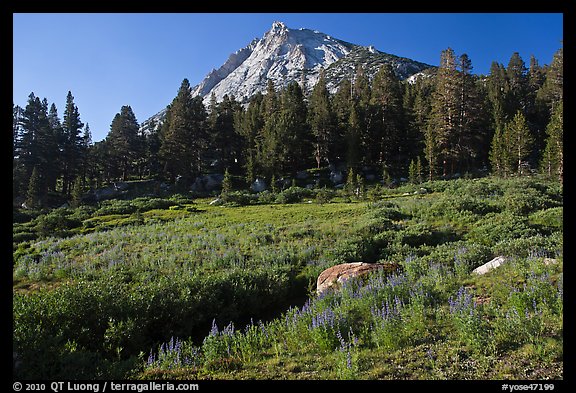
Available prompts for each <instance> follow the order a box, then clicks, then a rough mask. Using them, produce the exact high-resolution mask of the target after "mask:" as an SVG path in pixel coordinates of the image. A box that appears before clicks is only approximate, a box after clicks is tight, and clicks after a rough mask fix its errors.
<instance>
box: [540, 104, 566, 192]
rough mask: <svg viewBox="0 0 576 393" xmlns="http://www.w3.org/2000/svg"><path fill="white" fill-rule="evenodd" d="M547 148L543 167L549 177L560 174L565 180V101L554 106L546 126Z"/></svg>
mask: <svg viewBox="0 0 576 393" xmlns="http://www.w3.org/2000/svg"><path fill="white" fill-rule="evenodd" d="M546 135H547V136H548V137H547V139H546V148H545V150H544V154H543V159H542V163H541V168H542V169H543V170H544V171H545V173H547V175H548V176H549V177H553V176H558V180H559V181H560V183H563V181H564V103H563V101H560V102H558V103H557V104H556V107H555V108H554V113H553V114H552V118H551V119H550V123H548V126H547V127H546Z"/></svg>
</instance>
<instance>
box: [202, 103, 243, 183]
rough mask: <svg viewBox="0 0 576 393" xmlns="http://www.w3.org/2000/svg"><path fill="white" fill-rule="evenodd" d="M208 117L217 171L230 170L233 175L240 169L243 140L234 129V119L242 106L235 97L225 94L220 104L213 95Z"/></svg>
mask: <svg viewBox="0 0 576 393" xmlns="http://www.w3.org/2000/svg"><path fill="white" fill-rule="evenodd" d="M210 102H211V103H210V114H209V115H208V128H209V135H210V141H209V149H208V152H210V156H211V158H212V159H213V160H214V161H215V162H216V163H217V164H216V169H217V170H218V171H220V172H222V171H223V170H224V169H226V168H228V169H229V170H231V171H232V172H233V173H237V172H238V171H239V169H240V155H241V149H242V146H241V140H240V136H239V135H238V133H236V131H235V128H234V117H235V114H236V112H238V111H239V110H240V104H239V103H238V102H237V101H236V99H235V98H234V96H228V94H225V95H224V97H222V101H221V102H220V103H217V102H216V98H215V96H214V95H213V96H212V98H211V99H210Z"/></svg>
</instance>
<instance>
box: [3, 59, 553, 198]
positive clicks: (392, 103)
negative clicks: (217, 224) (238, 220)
mask: <svg viewBox="0 0 576 393" xmlns="http://www.w3.org/2000/svg"><path fill="white" fill-rule="evenodd" d="M472 69H473V67H472V62H471V60H470V59H469V58H468V56H467V55H466V54H462V55H459V56H458V55H457V54H456V53H455V52H454V51H453V50H452V49H451V48H448V49H446V50H444V51H442V53H441V56H440V65H439V67H438V69H437V71H436V73H435V74H432V75H429V76H426V75H423V76H421V77H418V78H415V80H414V81H412V82H408V81H400V80H399V79H398V77H397V76H396V74H395V73H394V70H393V69H392V67H391V66H390V65H386V64H385V65H383V66H382V67H381V68H380V69H379V71H378V72H377V73H376V74H375V75H374V76H373V78H370V77H369V76H368V75H367V74H366V73H365V71H364V69H363V67H362V66H361V65H360V66H358V67H357V68H356V71H355V74H354V76H353V78H351V79H344V80H343V81H342V82H341V83H340V85H339V87H338V89H337V91H336V92H335V93H333V94H331V93H330V92H329V91H328V89H327V86H326V78H325V75H324V73H323V72H322V73H321V74H320V76H319V79H318V81H317V83H316V84H315V86H314V87H313V89H312V91H311V92H310V94H309V95H306V94H305V93H304V91H303V90H302V88H301V86H300V85H299V84H298V83H297V82H292V83H290V84H288V85H287V86H286V87H285V88H283V89H278V88H277V87H276V86H274V84H273V82H272V81H270V80H269V81H268V84H267V88H266V92H265V94H261V93H257V94H255V95H254V96H252V97H251V98H250V100H249V102H248V103H246V104H244V105H242V104H241V103H240V102H238V101H237V100H236V99H235V98H234V96H233V95H225V96H224V97H223V99H222V101H220V102H217V100H216V98H215V96H214V95H212V97H210V102H209V105H208V106H207V107H206V106H205V105H204V103H203V99H202V97H199V96H196V97H193V96H192V94H191V91H192V88H191V86H190V83H189V81H188V80H187V79H184V80H183V82H182V84H181V86H180V88H179V90H178V92H177V95H176V97H175V98H174V100H173V101H172V102H171V103H170V105H168V107H167V108H166V111H165V118H164V120H163V122H162V124H161V125H158V124H154V122H153V121H152V123H151V124H149V125H148V127H147V129H148V131H145V130H144V128H143V127H141V126H140V124H139V123H138V121H137V119H136V116H135V115H134V112H133V111H132V108H131V107H130V106H128V105H126V106H122V108H121V109H120V112H119V113H117V114H116V115H115V116H114V118H113V120H112V123H111V125H110V130H109V132H108V134H107V136H106V138H105V139H104V140H102V141H99V142H96V143H92V141H91V134H90V128H89V126H88V124H86V125H84V124H83V123H82V121H81V119H80V114H79V111H78V108H77V106H76V105H75V104H74V97H73V96H72V93H71V92H68V96H67V100H66V107H65V109H64V115H63V119H62V120H60V118H59V116H58V111H57V108H56V106H55V105H54V104H52V105H51V106H48V101H47V100H46V99H43V100H40V99H39V98H38V97H36V96H35V95H34V93H32V94H30V96H29V99H28V103H27V105H26V107H25V108H21V107H19V106H17V105H14V106H13V114H14V116H13V185H14V187H13V190H14V191H13V197H14V198H26V199H27V203H28V204H29V205H36V206H41V205H42V204H43V203H45V200H46V197H47V196H48V195H50V194H54V193H56V194H60V195H63V196H65V197H68V198H70V197H72V196H73V195H72V194H73V193H82V192H84V191H86V190H88V189H90V188H98V187H101V186H103V185H105V184H107V183H110V182H112V181H115V180H128V179H143V178H156V179H162V180H164V181H167V182H176V181H177V180H178V182H179V183H180V184H183V185H185V186H188V185H190V184H192V182H193V181H194V179H195V178H196V177H198V176H200V175H202V174H206V173H224V172H226V171H228V172H229V173H231V174H234V175H236V176H242V177H244V178H245V180H246V182H247V184H249V183H250V182H252V181H254V180H255V179H256V178H258V177H264V178H267V179H271V178H273V177H276V178H280V177H290V176H292V177H293V176H295V175H296V174H297V173H298V172H299V171H302V170H306V169H310V168H322V167H326V166H328V165H331V164H332V165H336V166H340V167H342V166H345V167H346V168H347V173H349V174H353V175H354V176H356V175H357V174H360V173H361V172H362V170H363V169H366V168H372V169H373V170H376V171H377V172H378V173H379V174H380V177H381V178H382V179H383V180H384V181H385V183H386V182H387V179H388V180H389V179H392V178H399V177H406V176H408V175H409V176H410V178H411V179H419V181H422V180H424V179H430V180H432V179H436V178H449V177H451V176H454V175H455V174H463V173H467V172H474V171H478V170H481V169H484V168H486V169H488V170H490V171H491V172H492V173H493V174H495V175H498V176H504V177H506V176H512V175H524V174H526V173H530V172H531V171H532V170H534V169H539V170H541V171H543V172H544V173H546V174H547V175H548V176H550V177H554V178H557V179H558V180H559V181H562V180H563V50H562V49H559V50H558V51H557V52H556V53H555V54H554V57H553V59H552V62H551V63H550V65H545V66H540V65H539V64H538V61H537V60H536V59H535V58H534V57H533V56H532V57H531V59H530V63H529V66H528V67H527V66H526V64H525V62H524V61H523V59H522V58H521V57H520V55H519V54H518V53H514V54H513V55H512V56H511V58H510V60H509V62H508V65H507V66H506V67H505V66H504V65H503V64H500V63H497V62H493V63H492V66H491V69H490V73H489V74H488V75H474V74H472ZM150 130H152V131H150Z"/></svg>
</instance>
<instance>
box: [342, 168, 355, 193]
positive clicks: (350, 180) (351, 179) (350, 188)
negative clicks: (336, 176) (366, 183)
mask: <svg viewBox="0 0 576 393" xmlns="http://www.w3.org/2000/svg"><path fill="white" fill-rule="evenodd" d="M344 187H345V189H346V192H347V193H348V195H353V194H354V192H355V190H356V187H357V184H356V172H355V171H354V168H352V167H350V168H349V169H348V175H347V176H346V185H345V186H344Z"/></svg>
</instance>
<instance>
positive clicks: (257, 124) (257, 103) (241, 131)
mask: <svg viewBox="0 0 576 393" xmlns="http://www.w3.org/2000/svg"><path fill="white" fill-rule="evenodd" d="M262 100H263V95H262V94H260V93H256V94H255V95H253V96H252V97H251V98H250V102H249V103H248V108H246V111H243V110H239V111H238V112H237V113H236V118H235V121H234V128H235V130H236V133H237V134H238V135H240V137H241V138H242V158H243V160H242V161H243V165H244V169H245V173H246V174H245V177H246V181H247V182H248V183H249V184H251V183H252V182H254V181H255V180H256V173H257V171H258V148H259V146H258V143H257V140H258V138H259V136H260V135H261V133H262V127H263V124H264V120H263V118H262V116H261V113H260V107H261V105H262Z"/></svg>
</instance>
